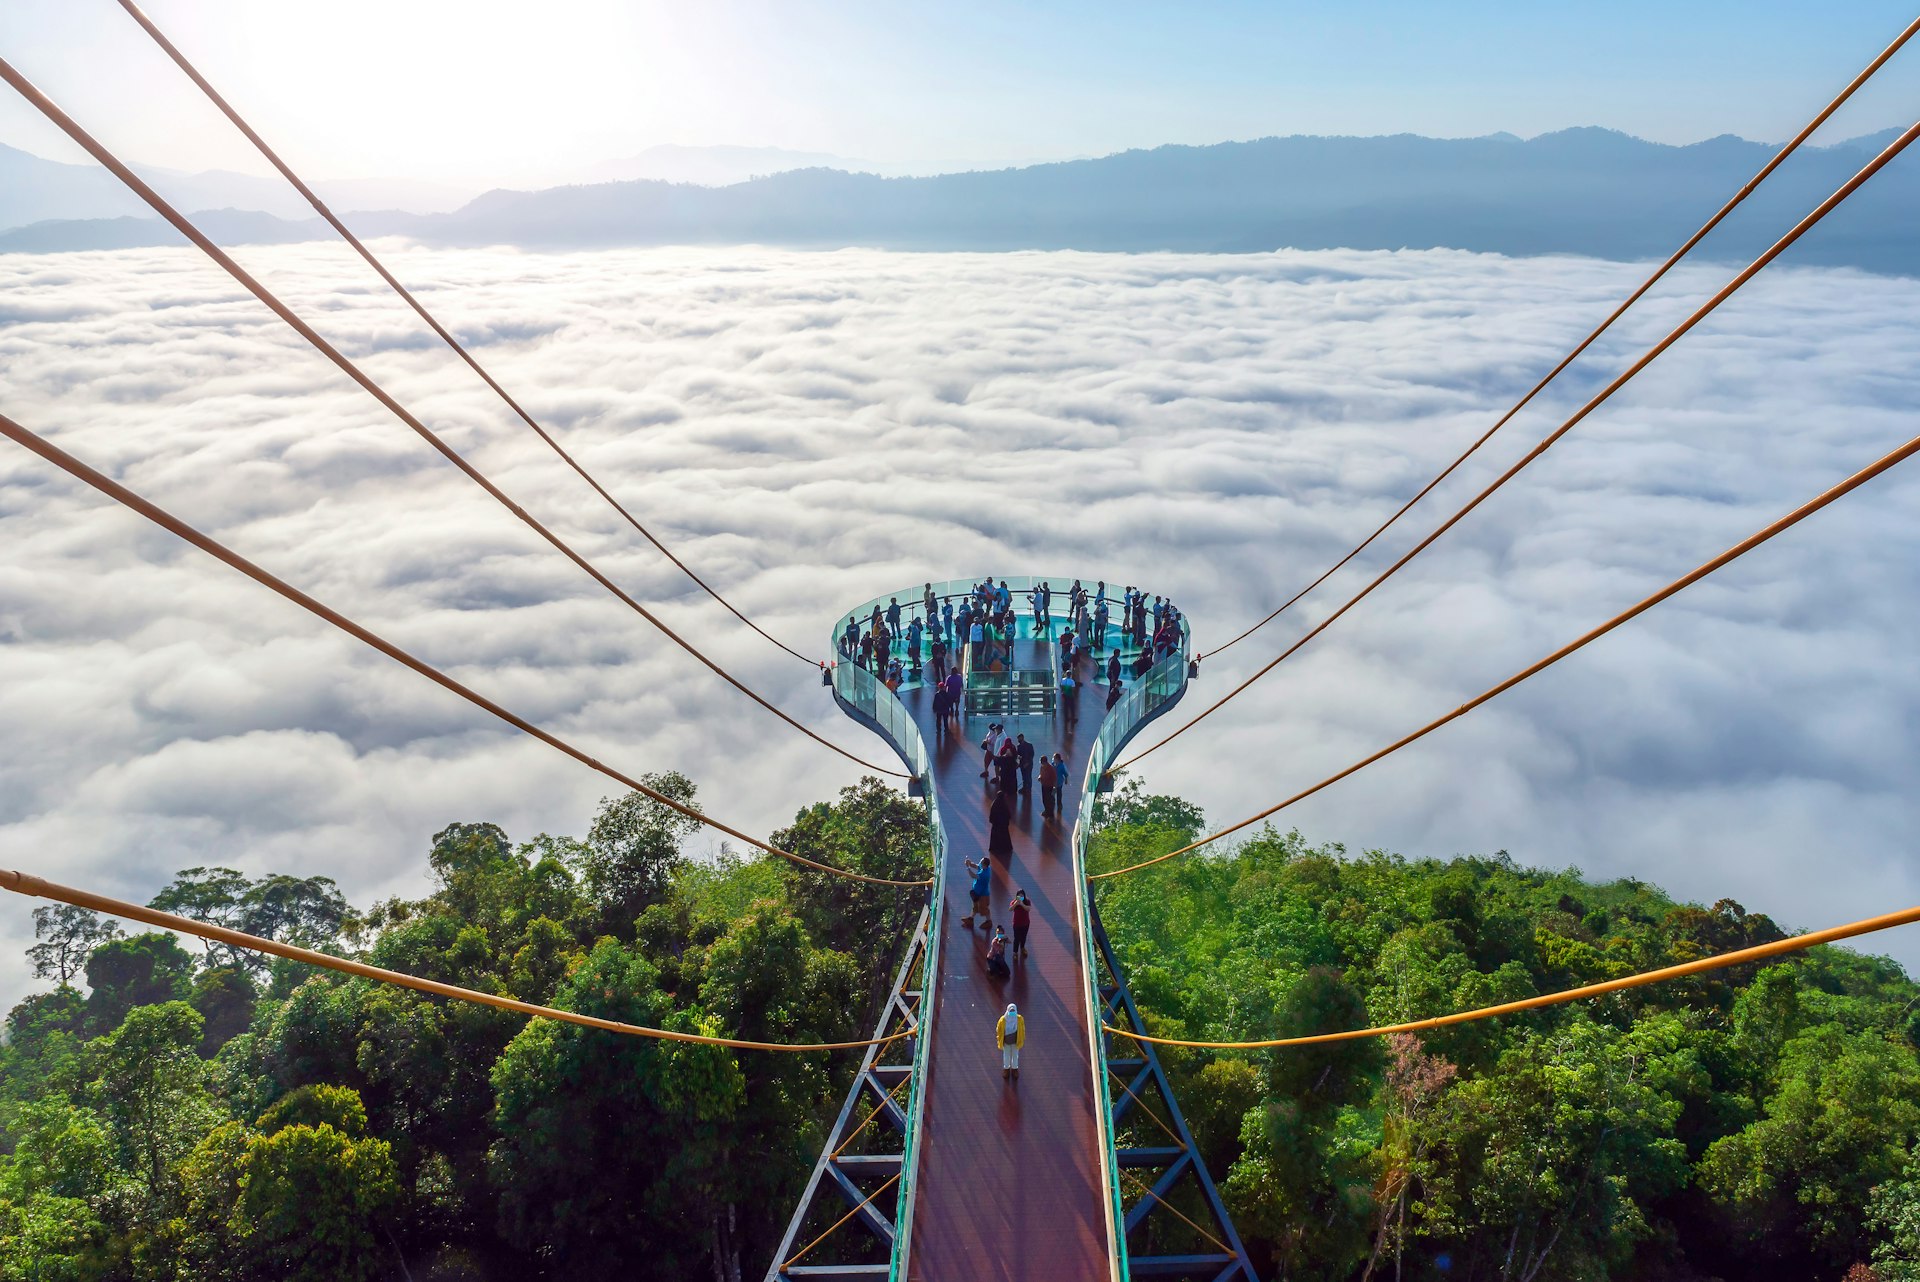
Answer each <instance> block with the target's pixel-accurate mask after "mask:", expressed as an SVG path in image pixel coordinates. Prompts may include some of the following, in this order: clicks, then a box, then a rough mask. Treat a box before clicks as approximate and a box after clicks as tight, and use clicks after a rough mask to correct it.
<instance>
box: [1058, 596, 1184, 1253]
mask: <svg viewBox="0 0 1920 1282" xmlns="http://www.w3.org/2000/svg"><path fill="white" fill-rule="evenodd" d="M1192 648H1193V638H1192V636H1191V634H1190V631H1189V629H1188V627H1187V624H1186V621H1185V620H1184V619H1182V620H1181V623H1180V649H1179V650H1178V651H1176V652H1175V653H1173V654H1169V655H1168V656H1167V657H1166V658H1164V659H1162V660H1160V661H1159V662H1158V663H1156V664H1154V665H1153V666H1152V667H1151V668H1149V669H1147V671H1146V672H1144V673H1143V674H1141V675H1140V676H1139V677H1138V678H1136V679H1135V680H1134V682H1133V684H1132V687H1131V688H1130V689H1128V691H1127V693H1126V694H1125V695H1124V696H1123V697H1122V699H1121V701H1120V702H1119V703H1117V704H1115V705H1114V707H1113V710H1112V711H1111V712H1109V713H1108V714H1107V716H1106V719H1105V720H1104V721H1102V722H1101V725H1100V733H1099V734H1098V735H1096V736H1095V737H1094V741H1093V748H1092V750H1091V751H1090V752H1089V753H1088V756H1087V771H1086V783H1085V784H1084V785H1083V787H1082V790H1081V794H1080V813H1079V816H1078V818H1076V819H1075V821H1074V825H1073V876H1074V880H1075V884H1076V885H1077V886H1078V887H1079V893H1077V894H1076V895H1075V896H1074V929H1075V931H1076V932H1077V933H1078V934H1079V937H1080V953H1081V965H1082V966H1083V967H1084V969H1085V971H1086V983H1085V985H1084V988H1085V997H1086V1002H1087V1053H1088V1056H1089V1063H1090V1065H1091V1067H1092V1069H1093V1077H1094V1081H1095V1083H1096V1085H1097V1091H1098V1098H1097V1101H1096V1103H1097V1105H1098V1107H1099V1117H1098V1118H1097V1119H1095V1124H1096V1127H1097V1134H1098V1136H1099V1141H1100V1148H1101V1152H1102V1156H1103V1158H1104V1159H1105V1160H1104V1162H1103V1163H1102V1166H1101V1178H1102V1179H1103V1180H1104V1181H1105V1183H1106V1192H1107V1196H1106V1199H1105V1214H1106V1220H1107V1240H1108V1241H1109V1242H1111V1243H1112V1244H1113V1255H1112V1277H1113V1282H1124V1280H1125V1279H1126V1278H1127V1277H1128V1276H1129V1273H1130V1271H1129V1266H1128V1263H1127V1233H1126V1223H1127V1209H1126V1202H1125V1199H1124V1197H1123V1193H1122V1189H1121V1187H1120V1157H1119V1153H1118V1151H1117V1148H1116V1146H1115V1143H1114V1135H1113V1090H1112V1087H1111V1085H1110V1084H1109V1081H1108V1073H1107V1049H1106V1038H1105V1036H1104V1035H1103V1028H1104V1025H1105V1024H1106V1022H1107V1021H1106V1019H1105V1014H1104V1012H1105V1002H1104V1001H1103V1000H1102V998H1101V996H1100V978H1099V975H1100V971H1099V961H1100V959H1099V958H1098V957H1097V956H1096V955H1095V953H1094V943H1093V926H1092V921H1091V914H1090V912H1089V904H1090V903H1091V896H1092V895H1093V885H1092V883H1091V882H1089V881H1087V879H1086V878H1087V843H1088V840H1089V839H1090V837H1091V836H1092V824H1093V805H1094V800H1095V798H1096V797H1098V796H1099V793H1100V784H1101V781H1102V778H1103V777H1104V776H1105V774H1106V771H1107V765H1108V763H1109V762H1111V761H1113V760H1114V759H1115V758H1116V757H1118V755H1119V752H1120V749H1121V748H1123V747H1125V746H1126V742H1127V740H1128V739H1130V738H1132V737H1133V735H1134V733H1135V732H1136V731H1138V730H1139V729H1140V727H1141V726H1144V725H1145V724H1146V723H1147V722H1149V721H1151V720H1153V718H1155V717H1157V716H1159V715H1160V714H1161V713H1162V712H1165V711H1166V710H1167V709H1168V708H1170V707H1172V706H1173V705H1174V703H1175V702H1177V701H1178V700H1179V698H1180V696H1181V695H1183V694H1185V693H1186V684H1187V660H1188V657H1189V655H1190V654H1191V652H1192ZM1169 682H1171V688H1170V689H1169V687H1168V683H1169ZM1156 690H1159V691H1160V692H1161V693H1162V694H1163V695H1164V696H1165V697H1163V698H1161V699H1160V700H1159V701H1157V702H1154V703H1152V706H1148V704H1149V701H1150V700H1151V698H1152V696H1153V694H1154V692H1155V691H1156ZM1115 978H1116V979H1118V976H1115Z"/></svg>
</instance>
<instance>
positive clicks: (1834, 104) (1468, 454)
mask: <svg viewBox="0 0 1920 1282" xmlns="http://www.w3.org/2000/svg"><path fill="white" fill-rule="evenodd" d="M128 2H129V0H120V3H121V4H123V5H124V4H127V3H128ZM1916 33H1920V18H1915V19H1914V20H1913V21H1912V22H1910V23H1908V24H1907V29H1906V30H1905V31H1902V32H1901V33H1900V34H1899V35H1898V36H1896V37H1894V41H1893V43H1892V44H1890V45H1888V46H1887V47H1886V48H1885V49H1883V50H1881V51H1880V56H1879V57H1877V58H1875V59H1874V60H1873V61H1872V62H1870V63H1868V64H1867V65H1866V68H1865V69H1864V70H1862V71H1861V72H1860V74H1859V75H1857V76H1855V77H1854V78H1853V79H1852V80H1850V81H1848V82H1847V86H1846V88H1844V89H1842V90H1841V91H1840V92H1839V93H1838V94H1837V95H1835V96H1834V98H1833V100H1832V101H1831V102H1829V103H1828V104H1827V105H1826V106H1825V107H1823V108H1821V109H1820V112H1819V114H1817V115H1816V116H1814V118H1813V119H1812V120H1809V121H1808V122H1807V123H1806V125H1805V126H1804V127H1803V128H1802V129H1801V130H1800V132H1799V133H1797V134H1795V135H1794V136H1793V137H1792V138H1790V139H1788V140H1787V142H1786V144H1785V145H1784V146H1782V147H1781V148H1780V150H1779V151H1777V152H1775V153H1774V155H1773V158H1772V159H1771V160H1769V161H1767V163H1766V164H1764V165H1762V166H1761V167H1760V172H1759V173H1757V174H1755V175H1754V176H1753V177H1751V178H1749V179H1748V180H1747V183H1746V185H1745V186H1744V187H1742V188H1740V190H1739V191H1737V192H1735V193H1734V194H1733V196H1732V198H1731V199H1729V200H1728V201H1727V203H1726V204H1724V205H1722V206H1720V209H1719V212H1717V213H1715V214H1714V216H1713V217H1711V218H1709V219H1707V221H1706V222H1705V223H1703V224H1702V225H1701V227H1700V230H1699V231H1696V232H1695V233H1693V235H1691V236H1689V237H1687V240H1686V243H1685V244H1683V245H1681V246H1680V248H1678V249H1676V250H1674V251H1673V253H1672V255H1671V256H1669V257H1668V259H1667V261H1666V262H1664V263H1661V264H1660V266H1659V267H1657V268H1655V269H1654V272H1653V274H1652V275H1651V276H1649V277H1647V278H1646V279H1645V280H1643V281H1641V282H1640V285H1639V287H1638V288H1637V289H1635V290H1634V291H1633V292H1632V293H1631V294H1628V295H1627V297H1626V299H1625V301H1623V302H1622V303H1621V304H1620V305H1619V306H1618V307H1616V308H1614V309H1613V311H1612V312H1611V313H1610V314H1609V315H1608V316H1607V318H1606V319H1605V320H1603V321H1601V322H1600V324H1599V326H1598V327H1597V328H1595V329H1594V331H1593V332H1592V333H1590V334H1588V335H1587V336H1586V337H1585V338H1583V339H1581V340H1580V342H1579V343H1578V344H1577V345H1576V346H1575V347H1574V349H1573V350H1572V351H1570V352H1568V353H1567V354H1566V355H1565V356H1563V357H1562V358H1561V359H1560V363H1559V364H1558V365H1555V366H1554V367H1553V368H1552V369H1550V370H1548V371H1547V375H1546V377H1545V378H1543V379H1541V380H1540V381H1539V382H1537V383H1535V384H1534V385H1533V388H1532V390H1531V391H1529V392H1528V393H1527V394H1526V395H1525V396H1522V397H1521V398H1520V399H1519V400H1518V401H1515V402H1514V404H1513V408H1512V409H1509V410H1508V411H1507V412H1506V413H1505V414H1502V415H1501V416H1500V418H1499V419H1498V421H1496V422H1495V423H1494V425H1493V426H1492V427H1490V428H1488V429H1487V430H1486V432H1485V433H1484V434H1483V435H1482V436H1481V437H1480V438H1479V439H1478V440H1476V441H1474V443H1473V444H1471V445H1469V446H1467V448H1466V450H1465V451H1464V452H1463V453H1461V455H1460V456H1459V457H1458V458H1456V459H1454V460H1453V462H1451V463H1449V464H1447V465H1446V467H1444V468H1442V469H1441V471H1440V475H1438V476H1436V477H1434V478H1433V479H1432V480H1431V481H1428V482H1427V483H1426V484H1425V485H1424V486H1422V487H1421V488H1420V492H1419V493H1418V494H1415V495H1414V496H1413V497H1412V498H1410V499H1408V500H1407V501H1406V503H1405V504H1404V505H1402V506H1401V508H1400V510H1399V511H1397V512H1395V513H1394V514H1393V515H1392V516H1390V517H1388V518H1387V519H1386V521H1385V522H1384V523H1383V524H1382V525H1381V526H1380V528H1379V529H1377V530H1375V531H1374V532H1373V533H1372V534H1369V535H1368V536H1367V537H1366V538H1364V539H1362V540H1361V541H1360V543H1359V544H1358V545H1357V546H1356V547H1355V548H1354V549H1353V550H1352V551H1350V552H1348V553H1347V554H1346V555H1345V556H1343V557H1341V558H1340V559H1339V560H1338V561H1335V562H1334V563H1333V564H1332V566H1330V567H1329V568H1328V569H1327V571H1326V572H1325V573H1324V574H1322V575H1321V576H1320V577H1319V578H1317V579H1315V580H1314V581H1313V582H1311V583H1309V584H1307V586H1306V587H1304V588H1301V589H1300V590H1299V591H1298V592H1296V593H1294V594H1293V595H1292V596H1290V597H1288V598H1287V599H1286V600H1285V601H1283V602H1281V604H1280V608H1279V609H1277V610H1275V611H1274V612H1273V613H1272V614H1269V615H1268V616H1267V617H1266V618H1264V619H1262V620H1260V621H1259V622H1258V623H1256V624H1254V625H1253V626H1252V627H1250V628H1248V629H1247V630H1246V631H1245V632H1242V633H1240V635H1238V636H1236V637H1234V638H1233V639H1232V640H1230V641H1227V642H1224V643H1223V644H1221V645H1217V646H1215V647H1214V648H1213V649H1211V650H1208V651H1207V652H1206V653H1205V654H1201V655H1198V656H1196V657H1197V658H1201V659H1211V658H1212V657H1213V656H1214V655H1216V654H1220V653H1222V652H1223V651H1225V650H1227V649H1228V648H1230V647H1232V646H1234V645H1237V644H1239V643H1240V642H1242V641H1244V640H1246V639H1247V638H1248V637H1250V636H1252V635H1253V634H1254V633H1256V632H1258V631H1259V630H1260V629H1261V628H1264V627H1266V626H1267V625H1268V624H1269V623H1272V622H1273V621H1274V620H1275V619H1277V618H1279V617H1280V616H1281V615H1282V614H1284V613H1286V611H1287V610H1288V609H1289V608H1291V607H1292V606H1293V605H1295V604H1296V603H1297V602H1299V600H1300V598H1302V597H1304V596H1306V595H1307V593H1309V592H1311V591H1313V590H1314V589H1315V588H1317V587H1319V586H1320V585H1321V584H1322V583H1325V582H1326V581H1327V580H1328V579H1330V578H1332V577H1333V575H1334V573H1335V572H1336V571H1338V570H1339V569H1340V568H1341V567H1342V566H1344V565H1346V563H1347V562H1349V561H1351V560H1353V558H1354V557H1356V556H1359V555H1360V554H1361V553H1362V552H1364V551H1366V550H1367V548H1368V547H1370V546H1371V545H1372V544H1373V541H1374V540H1375V539H1377V538H1379V537H1380V536H1381V535H1382V534H1385V533H1386V532H1387V531H1388V530H1389V529H1390V528H1392V527H1393V525H1394V524H1395V523H1396V522H1397V521H1399V519H1400V518H1401V517H1403V516H1405V515H1406V514H1407V513H1408V512H1409V511H1410V510H1412V508H1413V506H1414V505H1415V504H1416V503H1418V502H1419V501H1420V500H1421V499H1424V498H1425V497H1427V495H1429V494H1431V493H1433V491H1434V489H1435V487H1437V486H1438V485H1439V484H1440V483H1441V482H1442V481H1444V480H1446V479H1447V478H1448V477H1449V476H1452V475H1453V473H1454V470H1455V469H1456V468H1458V467H1459V466H1460V465H1461V464H1462V463H1464V462H1466V461H1467V460H1468V459H1470V458H1472V457H1473V455H1474V453H1475V452H1476V451H1478V450H1479V448H1480V447H1481V446H1482V445H1485V444H1486V443H1487V442H1488V441H1490V440H1492V439H1493V435H1494V433H1495V432H1498V431H1499V430H1500V429H1501V428H1503V427H1505V426H1506V425H1507V422H1508V420H1510V419H1512V418H1513V416H1514V415H1515V414H1518V413H1519V412H1520V411H1521V410H1523V409H1525V408H1526V407H1527V406H1528V404H1530V403H1531V402H1532V400H1533V398H1534V397H1536V396H1538V395H1539V394H1540V393H1541V392H1543V391H1545V390H1546V386H1547V384H1548V383H1551V382H1553V380H1554V379H1556V378H1558V377H1560V375H1561V374H1562V373H1563V372H1564V371H1565V370H1566V368H1567V366H1569V365H1571V364H1573V363H1574V361H1576V360H1578V359H1579V357H1580V355H1581V353H1583V352H1585V351H1586V350H1587V348H1589V347H1591V346H1593V344H1594V341H1595V340H1596V339H1598V338H1599V337H1600V336H1601V335H1602V334H1604V333H1606V332H1607V331H1608V330H1609V329H1611V328H1613V323H1614V322H1615V321H1617V320H1619V319H1620V317H1621V316H1622V315H1624V314H1625V313H1626V311H1627V309H1628V308H1630V307H1632V306H1633V305H1634V304H1635V303H1637V302H1639V301H1640V299H1641V298H1642V297H1643V296H1644V295H1645V294H1646V292H1647V291H1648V290H1650V289H1652V288H1653V287H1654V286H1655V285H1656V284H1658V283H1659V282H1660V278H1661V277H1663V276H1665V275H1666V274H1667V273H1668V272H1669V271H1671V270H1672V269H1673V267H1674V265H1675V264H1676V263H1678V262H1679V261H1680V260H1681V259H1682V258H1685V257H1686V256H1687V255H1688V254H1689V253H1691V252H1692V251H1693V247H1694V246H1695V245H1698V244H1699V243H1700V242H1701V241H1703V240H1705V239H1706V238H1707V234H1708V233H1709V232H1711V231H1712V230H1713V229H1714V228H1715V227H1718V226H1719V225H1720V223H1721V221H1722V220H1723V219H1725V218H1726V216H1727V215H1728V214H1731V213H1732V212H1733V211H1734V210H1735V209H1737V208H1738V207H1739V206H1740V204H1741V203H1742V202H1743V201H1745V200H1746V198H1747V197H1748V196H1751V195H1752V194H1753V193H1754V189H1755V188H1757V187H1759V186H1760V184H1761V183H1763V182H1765V181H1766V180H1767V178H1768V177H1769V176H1770V175H1771V174H1772V173H1773V171H1774V170H1776V169H1778V168H1779V167H1780V166H1781V164H1782V163H1783V162H1784V161H1785V160H1786V159H1787V157H1788V156H1791V155H1792V154H1793V153H1794V152H1796V151H1798V150H1799V149H1800V144H1801V143H1804V142H1805V141H1806V140H1807V139H1808V138H1810V137H1812V136H1813V134H1814V131H1815V130H1817V129H1819V128H1820V126H1821V125H1823V124H1825V123H1826V122H1827V118H1828V117H1829V116H1831V115H1833V113H1834V112H1836V111H1838V110H1840V108H1841V106H1842V105H1843V104H1844V103H1845V102H1846V101H1847V99H1849V98H1851V97H1853V94H1854V91H1855V90H1857V89H1859V88H1860V86H1861V85H1864V84H1865V83H1867V81H1868V80H1870V79H1872V78H1873V75H1874V73H1875V72H1877V71H1879V70H1880V68H1881V67H1882V66H1884V65H1885V64H1886V62H1887V60H1888V59H1889V58H1891V57H1893V55H1894V54H1896V53H1898V52H1899V51H1900V47H1901V46H1902V45H1904V44H1906V43H1907V41H1909V40H1911V39H1912V38H1913V37H1914V35H1915V34H1916Z"/></svg>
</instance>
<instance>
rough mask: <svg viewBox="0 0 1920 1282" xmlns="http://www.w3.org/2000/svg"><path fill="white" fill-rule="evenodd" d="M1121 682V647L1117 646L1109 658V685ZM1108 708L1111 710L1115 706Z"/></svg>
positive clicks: (1109, 705)
mask: <svg viewBox="0 0 1920 1282" xmlns="http://www.w3.org/2000/svg"><path fill="white" fill-rule="evenodd" d="M1119 680H1120V647H1119V646H1115V647H1113V653H1112V654H1111V655H1109V656H1108V657H1107V684H1108V685H1112V684H1114V683H1115V682H1117V681H1119ZM1107 706H1108V707H1109V708H1111V707H1112V706H1113V705H1112V704H1108V705H1107Z"/></svg>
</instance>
